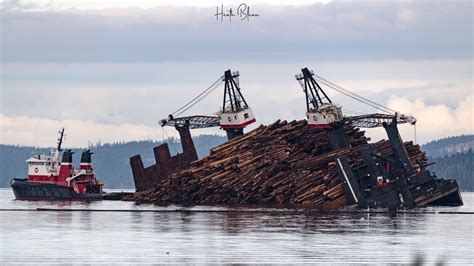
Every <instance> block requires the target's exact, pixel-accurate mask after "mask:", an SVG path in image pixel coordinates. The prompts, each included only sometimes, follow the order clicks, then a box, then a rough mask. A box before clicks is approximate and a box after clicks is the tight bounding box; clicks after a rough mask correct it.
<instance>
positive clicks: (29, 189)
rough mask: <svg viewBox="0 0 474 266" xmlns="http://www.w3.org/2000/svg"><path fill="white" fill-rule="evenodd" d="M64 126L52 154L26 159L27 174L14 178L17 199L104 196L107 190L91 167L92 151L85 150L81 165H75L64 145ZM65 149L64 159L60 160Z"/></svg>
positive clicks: (74, 198) (88, 198) (76, 198)
mask: <svg viewBox="0 0 474 266" xmlns="http://www.w3.org/2000/svg"><path fill="white" fill-rule="evenodd" d="M63 137H64V128H62V129H61V130H60V131H59V138H58V145H57V147H56V148H53V149H51V152H50V154H49V155H33V156H32V157H31V158H30V159H28V160H26V163H27V164H28V178H25V179H18V178H14V179H12V180H11V182H10V185H11V186H12V189H13V192H14V193H15V198H16V199H17V200H101V199H103V196H104V194H105V193H104V192H103V191H102V186H103V184H102V182H99V181H98V180H97V178H96V176H95V174H94V169H93V168H92V160H91V157H92V152H91V151H90V150H85V151H83V152H82V156H81V163H80V167H79V169H75V168H74V167H73V165H72V155H73V154H74V152H72V151H71V150H70V149H66V150H64V152H62V151H63V150H62V149H61V145H62V142H63ZM61 152H62V160H59V156H60V153H61Z"/></svg>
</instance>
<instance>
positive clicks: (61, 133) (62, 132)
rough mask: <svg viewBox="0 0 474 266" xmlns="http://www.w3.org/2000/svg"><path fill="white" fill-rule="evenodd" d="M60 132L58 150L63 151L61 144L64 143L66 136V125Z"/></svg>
mask: <svg viewBox="0 0 474 266" xmlns="http://www.w3.org/2000/svg"><path fill="white" fill-rule="evenodd" d="M58 133H59V138H58V148H57V149H58V152H59V151H62V149H61V145H62V144H63V137H64V127H63V128H62V129H61V130H59V131H58Z"/></svg>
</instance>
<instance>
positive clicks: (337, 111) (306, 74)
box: [295, 68, 416, 128]
mask: <svg viewBox="0 0 474 266" xmlns="http://www.w3.org/2000/svg"><path fill="white" fill-rule="evenodd" d="M301 72H302V73H301V74H297V75H295V78H296V80H297V81H298V82H299V83H300V85H301V87H302V88H303V91H304V93H305V95H306V119H307V121H308V127H309V128H331V126H332V124H334V123H340V122H343V123H346V124H351V125H353V126H356V127H365V128H374V127H381V126H383V124H384V123H393V122H395V121H396V123H397V124H405V123H409V124H411V125H415V124H416V118H415V117H413V116H410V115H405V114H400V113H399V112H397V111H395V110H393V109H390V108H388V107H385V106H383V105H381V104H378V103H376V102H373V101H371V100H369V99H366V98H364V97H362V96H360V95H357V94H355V93H353V92H351V91H349V90H346V89H344V88H342V87H340V86H338V85H336V84H334V83H332V82H330V81H328V80H326V79H324V78H322V77H320V76H318V75H315V74H314V71H312V70H308V68H303V69H301ZM314 77H316V78H317V79H318V80H319V81H320V83H322V84H324V85H326V86H328V87H329V88H332V89H334V90H336V91H338V92H340V93H342V94H344V95H346V96H349V97H351V98H353V99H355V100H357V101H360V102H362V103H364V104H367V105H369V106H372V107H374V108H376V109H378V110H380V111H383V112H385V114H381V113H374V114H367V115H360V116H350V117H344V116H343V114H342V107H341V106H340V105H337V104H334V103H333V102H332V101H331V99H330V98H329V97H328V96H327V94H326V92H325V91H324V90H323V89H322V88H321V86H320V85H319V83H318V82H317V81H316V79H315V78H314Z"/></svg>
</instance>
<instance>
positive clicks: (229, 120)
mask: <svg viewBox="0 0 474 266" xmlns="http://www.w3.org/2000/svg"><path fill="white" fill-rule="evenodd" d="M239 76H240V73H239V72H238V71H235V72H232V71H231V70H230V69H229V70H226V71H225V72H224V75H223V76H221V77H219V79H217V80H216V81H215V82H214V83H213V84H212V85H211V86H209V87H208V88H207V89H206V90H204V91H203V92H201V93H200V94H199V95H197V96H196V97H195V98H193V99H192V100H191V101H189V102H188V103H186V104H185V105H184V106H182V107H181V108H179V109H178V110H176V111H175V112H174V113H172V114H170V115H168V117H167V118H165V119H162V120H160V121H159V124H160V125H161V126H162V127H164V126H173V127H188V128H190V129H197V128H210V127H220V128H222V129H224V130H225V131H226V133H227V137H228V139H229V140H230V139H232V138H235V137H237V136H240V135H243V134H244V131H243V129H244V128H245V127H246V126H247V125H249V124H252V123H254V122H256V119H255V116H254V114H253V111H252V109H251V108H250V107H249V105H248V104H247V101H246V100H245V98H244V96H243V95H242V92H241V90H240V84H239ZM222 83H224V99H223V104H222V109H221V110H219V111H218V112H217V113H216V114H214V115H192V116H180V115H181V114H183V113H184V112H186V111H187V110H189V109H190V108H191V107H193V106H194V105H196V104H197V103H198V102H200V101H201V100H203V99H204V98H205V97H206V96H208V95H209V94H210V93H212V92H213V91H214V90H216V89H217V88H218V87H219V86H220V85H221V84H222ZM175 116H176V117H175Z"/></svg>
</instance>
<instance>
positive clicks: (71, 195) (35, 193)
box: [10, 179, 103, 200]
mask: <svg viewBox="0 0 474 266" xmlns="http://www.w3.org/2000/svg"><path fill="white" fill-rule="evenodd" d="M10 185H11V187H12V189H13V193H15V198H16V199H17V200H101V199H102V197H103V194H102V193H85V194H78V193H76V192H74V191H73V190H71V189H69V188H67V187H63V186H58V185H55V184H42V183H35V182H28V180H27V179H13V180H12V181H11V182H10Z"/></svg>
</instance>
